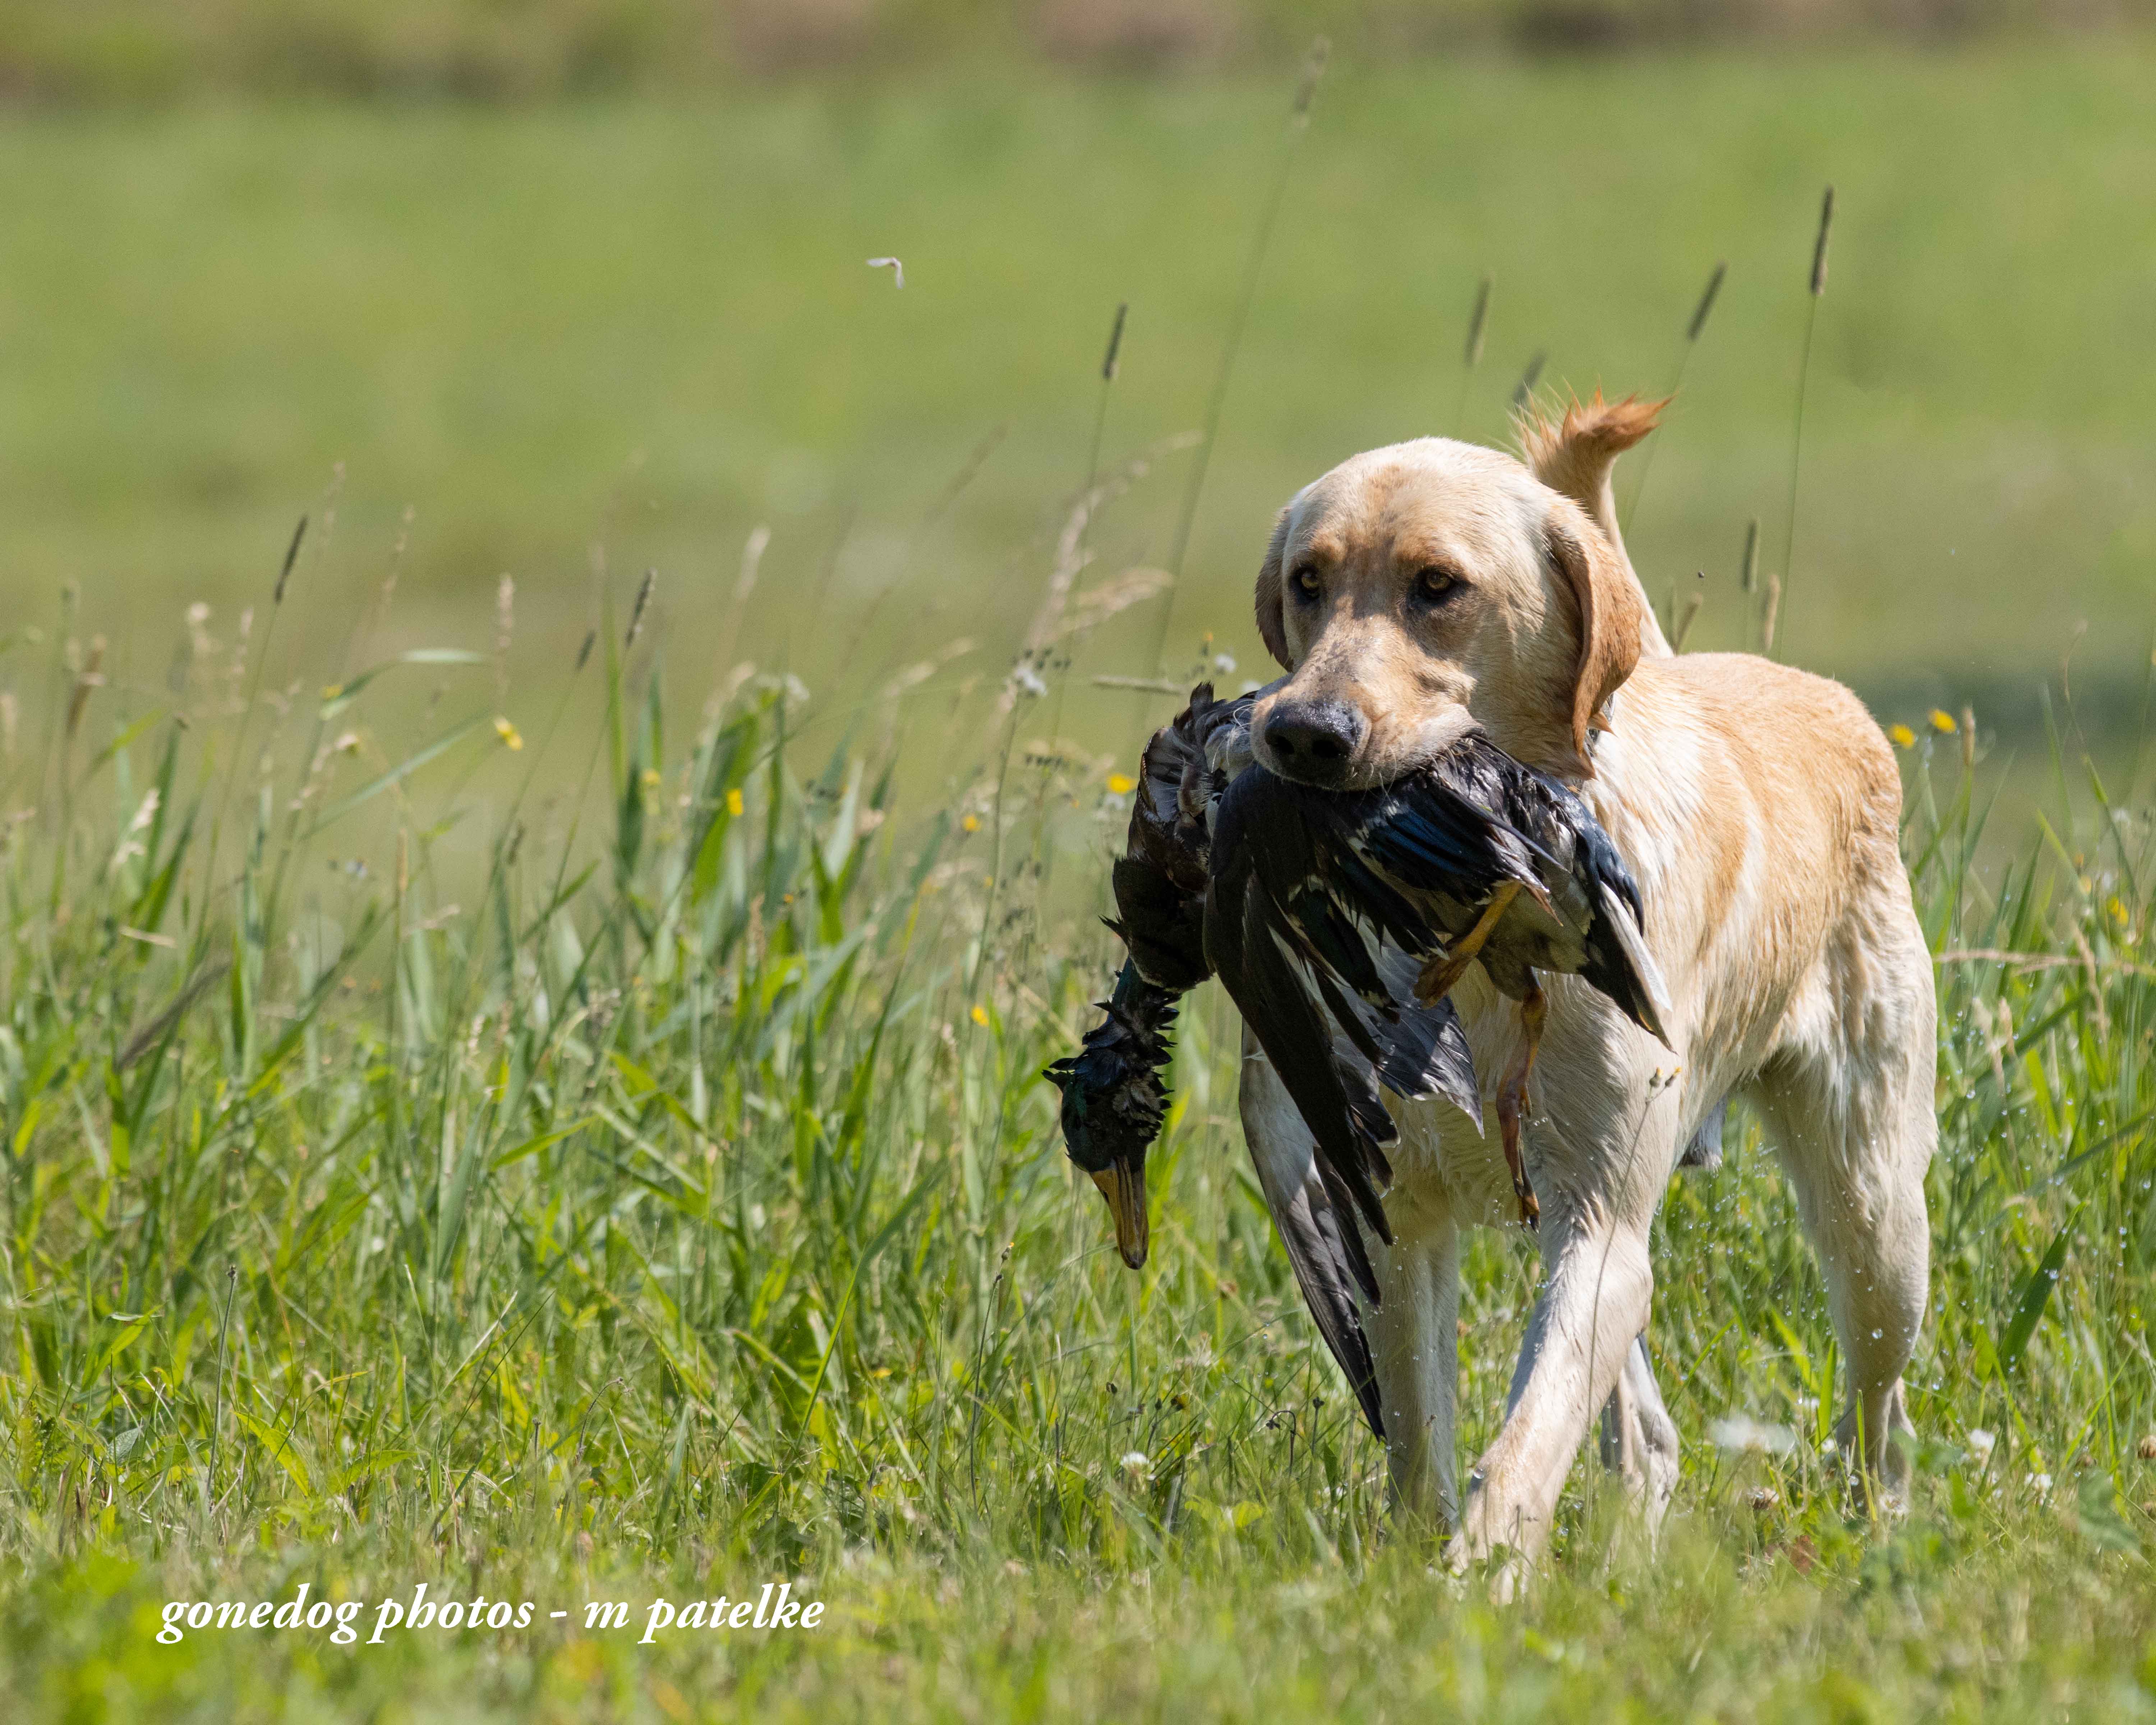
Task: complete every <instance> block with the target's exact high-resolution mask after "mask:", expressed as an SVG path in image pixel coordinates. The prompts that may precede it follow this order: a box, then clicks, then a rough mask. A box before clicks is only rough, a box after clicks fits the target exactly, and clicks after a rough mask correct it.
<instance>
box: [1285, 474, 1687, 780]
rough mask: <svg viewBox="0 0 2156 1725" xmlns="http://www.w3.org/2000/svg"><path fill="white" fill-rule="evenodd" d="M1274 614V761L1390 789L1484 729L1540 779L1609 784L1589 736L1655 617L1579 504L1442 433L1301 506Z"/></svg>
mask: <svg viewBox="0 0 2156 1725" xmlns="http://www.w3.org/2000/svg"><path fill="white" fill-rule="evenodd" d="M1612 453H1613V454H1614V451H1613V452H1612ZM1542 467H1543V462H1542V461H1541V460H1540V459H1537V469H1541V468H1542ZM1602 469H1603V472H1602V473H1599V474H1598V475H1597V479H1598V480H1599V479H1600V478H1601V477H1602V476H1603V475H1604V474H1606V469H1607V461H1606V459H1605V460H1604V462H1603V464H1602ZM1588 501H1589V504H1590V506H1592V503H1593V501H1594V498H1593V496H1592V495H1589V498H1588ZM1257 614H1258V629H1259V632H1260V634H1262V635H1263V636H1264V637H1265V645H1266V646H1267V647H1268V648H1270V649H1271V651H1272V655H1273V656H1274V657H1275V658H1276V659H1277V660H1280V662H1281V664H1282V665H1285V666H1286V668H1287V670H1288V672H1289V675H1288V676H1287V677H1286V680H1284V681H1283V682H1281V684H1280V685H1277V686H1276V687H1275V688H1274V689H1272V690H1271V691H1269V692H1268V693H1267V694H1266V695H1265V696H1264V697H1263V698H1261V699H1260V701H1259V702H1258V703H1257V706H1256V707H1255V710H1254V711H1253V713H1252V716H1251V717H1252V740H1253V743H1254V746H1255V749H1256V752H1257V756H1258V758H1259V760H1260V762H1262V763H1263V764H1264V765H1265V766H1266V767H1267V768H1270V769H1271V770H1272V771H1273V772H1275V773H1279V774H1281V776H1282V777H1284V778H1293V779H1298V780H1301V781H1302V782H1303V783H1307V784H1315V785H1322V786H1326V787H1329V788H1349V787H1365V786H1369V785H1375V784H1383V783H1388V782H1389V781H1391V780H1392V779H1394V778H1399V776H1400V775H1402V774H1403V773H1409V772H1412V771H1414V769H1415V768H1418V767H1419V766H1421V765H1423V764H1424V762H1428V761H1430V759H1431V758H1433V757H1435V756H1436V755H1437V754H1438V753H1440V752H1441V751H1443V750H1444V749H1445V748H1446V747H1449V746H1450V744H1452V743H1454V742H1457V741H1458V740H1459V738H1460V737H1462V736H1463V735H1465V734H1466V732H1468V731H1470V730H1471V729H1472V728H1474V727H1476V726H1481V728H1482V729H1483V730H1484V731H1485V732H1487V733H1488V734H1489V736H1490V737H1491V740H1492V741H1493V742H1496V744H1497V746H1498V747H1501V748H1502V749H1504V750H1505V751H1506V752H1508V753H1510V754H1512V755H1513V756H1515V757H1517V758H1519V759H1520V760H1522V761H1525V762H1528V763H1529V764H1530V765H1532V766H1536V767H1540V768H1544V769H1545V770H1548V771H1550V772H1553V773H1560V774H1563V775H1564V776H1566V777H1569V778H1588V777H1590V776H1591V775H1592V773H1593V771H1594V768H1593V765H1592V763H1591V762H1590V761H1589V756H1588V747H1587V744H1588V734H1589V731H1590V729H1592V728H1593V727H1594V726H1595V725H1596V723H1597V721H1598V719H1599V715H1600V713H1601V711H1602V707H1603V704H1604V702H1605V701H1608V700H1609V697H1610V696H1611V695H1612V694H1613V693H1614V691H1616V689H1617V686H1618V685H1620V683H1622V682H1623V681H1624V680H1625V678H1626V677H1627V676H1629V675H1630V674H1631V671H1632V668H1633V666H1634V665H1635V663H1637V661H1638V660H1639V657H1640V644H1641V634H1642V629H1643V626H1646V616H1647V613H1646V607H1645V602H1644V599H1643V598H1642V596H1641V594H1640V588H1639V583H1638V582H1637V580H1636V579H1635V577H1634V576H1633V574H1632V572H1631V568H1630V564H1629V563H1627V562H1625V557H1624V553H1623V552H1622V550H1621V548H1620V547H1619V546H1615V545H1613V544H1612V542H1611V541H1610V539H1609V536H1606V535H1605V534H1604V531H1603V530H1602V529H1601V528H1600V527H1599V526H1597V525H1596V524H1595V521H1594V520H1593V519H1591V518H1590V517H1589V514H1588V513H1587V511H1585V510H1584V509H1583V508H1582V507H1581V506H1580V505H1579V504H1578V503H1577V502H1575V501H1573V499H1572V498H1571V497H1569V496H1567V495H1562V494H1560V492H1558V490H1553V489H1552V487H1551V486H1550V485H1547V484H1545V483H1543V480H1541V479H1539V478H1537V476H1536V475H1535V473H1533V472H1531V471H1530V470H1528V469H1527V467H1526V466H1524V465H1522V464H1521V463H1520V462H1518V461H1516V460H1514V459H1512V457H1511V456H1509V455H1505V454H1500V453H1499V452H1498V451H1496V450H1495V449H1482V448H1480V447H1477V446H1476V445H1474V444H1461V443H1454V442H1451V441H1450V440H1448V439H1441V438H1425V439H1421V440H1420V441H1419V442H1415V443H1408V444H1394V445H1393V446H1392V447H1391V448H1389V449H1373V450H1372V451H1370V452H1369V453H1368V454H1362V455H1358V456H1355V457H1354V458H1353V459H1351V460H1348V461H1345V462H1342V464H1341V465H1339V466H1337V467H1336V468H1334V469H1333V470H1332V472H1330V473H1328V474H1327V475H1325V476H1324V477H1323V478H1322V479H1321V480H1317V482H1316V483H1315V484H1313V485H1308V486H1306V487H1305V488H1304V489H1303V490H1301V492H1299V493H1297V494H1296V497H1295V499H1294V501H1292V502H1291V503H1290V504H1289V505H1288V506H1287V507H1286V509H1284V510H1282V511H1281V516H1280V520H1279V522H1278V523H1277V524H1276V526H1275V527H1274V529H1273V536H1272V542H1271V544H1270V547H1268V548H1267V550H1266V552H1265V564H1264V567H1262V568H1261V569H1260V571H1259V573H1258V588H1257ZM1657 639H1658V637H1657Z"/></svg>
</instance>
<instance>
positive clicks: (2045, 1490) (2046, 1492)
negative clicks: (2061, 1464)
mask: <svg viewBox="0 0 2156 1725" xmlns="http://www.w3.org/2000/svg"><path fill="white" fill-rule="evenodd" d="M2029 1483H2030V1485H2032V1486H2035V1488H2036V1495H2037V1496H2038V1497H2049V1496H2050V1495H2051V1475H2049V1474H2047V1473H2032V1474H2030V1476H2029Z"/></svg>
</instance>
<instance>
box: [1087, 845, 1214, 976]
mask: <svg viewBox="0 0 2156 1725" xmlns="http://www.w3.org/2000/svg"><path fill="white" fill-rule="evenodd" d="M1110 878H1111V880H1112V881H1113V882H1114V885H1115V889H1116V910H1117V911H1120V912H1121V913H1122V914H1121V915H1120V916H1112V917H1110V918H1109V919H1107V920H1108V927H1111V928H1112V929H1114V930H1115V932H1116V934H1117V935H1118V936H1119V937H1121V938H1122V942H1123V945H1124V946H1125V947H1127V948H1128V949H1129V952H1130V955H1131V961H1132V963H1134V964H1136V965H1137V968H1138V972H1139V974H1141V975H1142V976H1143V977H1144V978H1145V979H1146V980H1147V982H1149V983H1153V984H1155V985H1156V986H1158V987H1159V988H1165V989H1167V990H1168V991H1169V992H1170V993H1176V994H1181V993H1187V992H1188V990H1190V989H1192V988H1196V987H1197V986H1198V985H1199V983H1202V982H1204V980H1205V978H1207V977H1209V976H1210V975H1211V974H1212V973H1213V972H1212V967H1211V965H1210V964H1209V963H1207V962H1206V957H1205V900H1204V894H1203V893H1202V891H1201V892H1200V893H1198V894H1193V893H1191V892H1189V891H1186V890H1185V889H1184V888H1183V886H1179V885H1178V883H1177V882H1176V880H1174V878H1173V876H1171V875H1169V874H1168V873H1167V871H1166V870H1163V869H1161V868H1158V867H1157V866H1156V865H1153V864H1152V862H1150V861H1148V860H1147V859H1146V858H1144V857H1142V856H1135V855H1133V856H1123V857H1118V858H1117V859H1116V865H1115V868H1114V870H1112V871H1111V876H1110Z"/></svg>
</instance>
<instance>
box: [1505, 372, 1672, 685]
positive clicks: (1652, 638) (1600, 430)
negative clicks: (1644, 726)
mask: <svg viewBox="0 0 2156 1725" xmlns="http://www.w3.org/2000/svg"><path fill="white" fill-rule="evenodd" d="M1669 404H1670V403H1669V400H1668V398H1664V399H1662V400H1661V401H1641V400H1640V398H1639V397H1637V396H1636V395H1628V396H1626V397H1625V398H1624V399H1623V400H1622V401H1604V399H1603V398H1602V392H1601V391H1600V390H1599V389H1598V390H1596V391H1595V393H1594V398H1593V399H1592V400H1589V401H1584V402H1583V401H1574V402H1573V403H1572V405H1571V406H1569V407H1568V408H1566V409H1565V410H1564V417H1563V419H1561V420H1559V421H1558V422H1557V423H1555V424H1552V423H1551V422H1550V421H1549V420H1548V419H1546V418H1543V416H1542V414H1541V413H1540V412H1539V411H1537V412H1533V413H1530V414H1528V415H1527V417H1525V418H1522V421H1521V422H1520V426H1519V432H1520V446H1521V448H1522V449H1523V450H1524V451H1525V453H1526V454H1527V465H1528V467H1529V469H1530V470H1532V472H1533V474H1534V476H1535V477H1536V478H1537V479H1538V480H1541V481H1542V482H1543V484H1544V485H1548V487H1549V488H1550V489H1551V490H1553V491H1555V492H1556V493H1557V494H1558V495H1559V496H1560V497H1569V498H1571V499H1572V501H1573V502H1574V503H1577V504H1578V506H1580V507H1581V508H1582V509H1583V510H1584V511H1587V517H1588V519H1589V521H1593V522H1594V525H1595V526H1598V527H1599V528H1600V529H1601V530H1602V536H1603V537H1604V539H1605V540H1606V541H1607V542H1609V548H1610V549H1611V550H1612V551H1614V552H1616V554H1617V561H1618V562H1619V563H1620V565H1622V566H1623V567H1624V568H1625V572H1627V573H1628V574H1630V573H1631V572H1632V560H1631V557H1630V555H1629V554H1628V553H1627V552H1626V551H1625V536H1624V534H1623V533H1622V532H1621V531H1620V530H1619V527H1618V525H1617V498H1616V495H1615V492H1614V489H1613V488H1612V486H1611V485H1610V479H1609V475H1610V470H1611V468H1613V467H1614V465H1616V461H1617V458H1618V457H1619V456H1620V455H1621V454H1624V453H1625V450H1627V449H1630V448H1631V447H1632V445H1633V444H1636V443H1638V442H1639V441H1640V439H1642V438H1644V437H1645V436H1646V434H1648V433H1649V432H1650V431H1652V430H1653V429H1655V426H1656V425H1657V424H1660V423H1661V417H1662V411H1663V409H1664V408H1667V407H1668V406H1669ZM1634 578H1635V580H1636V579H1637V577H1636V576H1634ZM1640 631H1641V639H1642V642H1643V644H1644V647H1645V651H1646V652H1647V653H1648V654H1650V655H1653V656H1655V657H1656V658H1666V657H1667V656H1668V654H1669V650H1670V648H1669V643H1668V642H1667V641H1666V639H1664V638H1663V635H1662V629H1661V624H1659V623H1657V622H1656V621H1655V614H1654V612H1653V610H1652V609H1651V608H1649V607H1646V606H1642V607H1640Z"/></svg>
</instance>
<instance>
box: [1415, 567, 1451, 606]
mask: <svg viewBox="0 0 2156 1725" xmlns="http://www.w3.org/2000/svg"><path fill="white" fill-rule="evenodd" d="M1459 586H1460V578H1459V577H1458V576H1457V575H1455V574H1454V573H1453V572H1452V571H1451V570H1450V569H1440V568H1438V567H1435V566H1434V565H1433V566H1432V567H1430V568H1427V569H1424V570H1422V571H1420V572H1419V573H1417V575H1416V576H1415V581H1414V594H1415V597H1416V598H1419V599H1420V600H1422V601H1423V602H1424V603H1426V604H1435V603H1436V602H1437V601H1438V600H1440V599H1443V598H1450V596H1451V594H1452V593H1454V592H1455V591H1456V590H1457V589H1458V588H1459Z"/></svg>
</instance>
